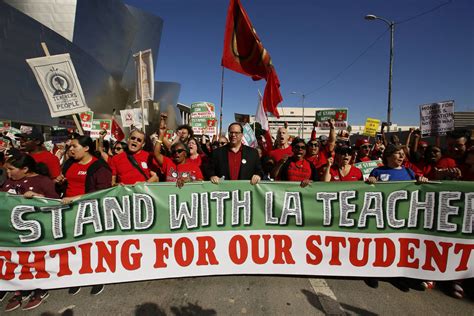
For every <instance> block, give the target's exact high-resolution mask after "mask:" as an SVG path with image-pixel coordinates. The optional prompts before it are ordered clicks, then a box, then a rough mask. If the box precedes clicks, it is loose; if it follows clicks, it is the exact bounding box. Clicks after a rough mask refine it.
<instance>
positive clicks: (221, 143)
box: [219, 142, 227, 146]
mask: <svg viewBox="0 0 474 316" xmlns="http://www.w3.org/2000/svg"><path fill="white" fill-rule="evenodd" d="M219 145H221V146H224V145H227V142H219Z"/></svg>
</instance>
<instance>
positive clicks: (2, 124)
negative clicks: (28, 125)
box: [0, 121, 12, 133]
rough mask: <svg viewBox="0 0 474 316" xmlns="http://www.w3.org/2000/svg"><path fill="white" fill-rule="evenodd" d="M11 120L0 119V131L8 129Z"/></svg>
mask: <svg viewBox="0 0 474 316" xmlns="http://www.w3.org/2000/svg"><path fill="white" fill-rule="evenodd" d="M11 126H12V121H0V133H3V132H8V131H10V128H11Z"/></svg>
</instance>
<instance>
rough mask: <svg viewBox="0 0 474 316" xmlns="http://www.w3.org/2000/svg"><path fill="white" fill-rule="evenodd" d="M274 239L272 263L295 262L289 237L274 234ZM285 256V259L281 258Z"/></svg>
mask: <svg viewBox="0 0 474 316" xmlns="http://www.w3.org/2000/svg"><path fill="white" fill-rule="evenodd" d="M273 239H275V258H274V259H273V263H274V264H285V263H287V264H295V260H294V259H293V256H292V255H291V245H292V241H291V238H290V237H289V236H287V235H274V236H273ZM283 257H285V259H283Z"/></svg>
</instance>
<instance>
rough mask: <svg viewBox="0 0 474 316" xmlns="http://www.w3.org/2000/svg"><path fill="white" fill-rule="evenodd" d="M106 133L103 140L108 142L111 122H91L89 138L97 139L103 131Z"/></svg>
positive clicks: (110, 134) (110, 133)
mask: <svg viewBox="0 0 474 316" xmlns="http://www.w3.org/2000/svg"><path fill="white" fill-rule="evenodd" d="M104 129H105V130H106V131H107V134H106V135H105V137H104V139H106V140H110V137H111V136H112V120H92V130H91V138H94V139H97V138H99V137H100V133H101V132H102V131H103V130H104Z"/></svg>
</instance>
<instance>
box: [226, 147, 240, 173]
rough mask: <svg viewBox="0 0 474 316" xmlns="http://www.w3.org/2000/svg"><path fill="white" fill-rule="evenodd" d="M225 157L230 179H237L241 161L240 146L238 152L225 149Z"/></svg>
mask: <svg viewBox="0 0 474 316" xmlns="http://www.w3.org/2000/svg"><path fill="white" fill-rule="evenodd" d="M227 159H229V175H230V180H239V172H240V164H241V163H242V146H240V149H239V151H238V152H236V153H235V152H233V151H232V150H230V149H228V150H227Z"/></svg>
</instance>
